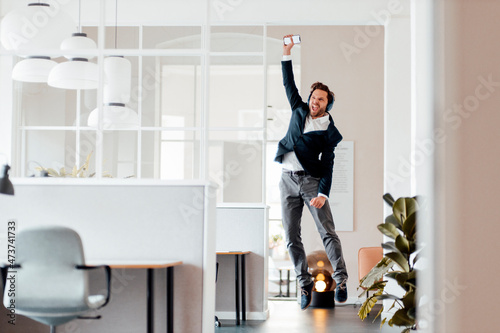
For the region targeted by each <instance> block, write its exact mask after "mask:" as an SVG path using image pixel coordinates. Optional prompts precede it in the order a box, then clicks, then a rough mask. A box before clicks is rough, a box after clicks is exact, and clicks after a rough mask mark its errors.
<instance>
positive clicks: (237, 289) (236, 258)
mask: <svg viewBox="0 0 500 333" xmlns="http://www.w3.org/2000/svg"><path fill="white" fill-rule="evenodd" d="M239 257H240V256H239V255H237V254H236V255H235V256H234V277H235V280H234V281H235V288H234V293H235V301H236V325H240V279H239V275H240V269H239V266H240V265H239Z"/></svg>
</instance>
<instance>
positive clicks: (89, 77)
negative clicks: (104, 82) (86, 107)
mask: <svg viewBox="0 0 500 333" xmlns="http://www.w3.org/2000/svg"><path fill="white" fill-rule="evenodd" d="M79 6H81V0H80V1H79ZM80 14H81V8H79V12H78V16H79V19H78V31H79V32H77V33H74V34H73V35H72V36H71V37H69V38H67V39H65V40H64V41H63V42H62V43H61V50H62V51H74V50H97V44H96V43H95V42H94V41H93V40H92V39H90V38H88V37H87V34H85V33H82V32H81V23H80V22H81V19H80ZM64 57H65V58H66V59H68V60H69V61H67V62H63V63H60V64H58V65H57V66H55V67H54V68H53V69H52V70H51V71H50V74H49V77H48V80H47V83H48V84H49V86H52V87H56V88H61V89H97V87H98V86H99V67H98V66H97V64H95V63H93V62H90V61H89V60H90V59H92V58H94V56H85V55H76V56H75V55H65V56H64Z"/></svg>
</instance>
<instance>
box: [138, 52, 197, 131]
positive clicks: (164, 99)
mask: <svg viewBox="0 0 500 333" xmlns="http://www.w3.org/2000/svg"><path fill="white" fill-rule="evenodd" d="M142 73H143V78H142V95H141V99H140V100H141V102H142V115H143V118H142V125H143V126H155V127H160V126H164V127H196V126H200V119H201V116H200V112H201V111H200V110H201V82H202V80H201V67H200V58H199V57H144V58H143V69H142ZM132 96H134V92H133V93H132ZM164 116H170V117H182V118H183V119H184V120H183V125H182V126H179V125H175V124H173V123H169V122H168V121H167V122H166V121H165V120H164Z"/></svg>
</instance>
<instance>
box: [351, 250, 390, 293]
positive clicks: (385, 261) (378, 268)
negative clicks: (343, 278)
mask: <svg viewBox="0 0 500 333" xmlns="http://www.w3.org/2000/svg"><path fill="white" fill-rule="evenodd" d="M393 265H394V262H393V261H392V260H391V259H389V258H387V257H383V258H382V260H380V261H379V262H378V264H376V265H375V267H373V268H372V269H371V270H370V271H369V272H368V274H366V276H364V277H363V278H362V279H361V280H360V281H359V286H360V287H362V288H370V287H371V286H373V285H374V284H375V283H377V282H379V281H380V279H381V278H382V277H383V276H384V274H385V273H387V272H388V271H389V270H390V269H391V268H392V266H393Z"/></svg>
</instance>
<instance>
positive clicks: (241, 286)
mask: <svg viewBox="0 0 500 333" xmlns="http://www.w3.org/2000/svg"><path fill="white" fill-rule="evenodd" d="M250 252H251V251H217V252H216V253H217V255H233V256H234V277H235V279H234V281H235V290H234V294H235V303H236V325H240V296H241V319H242V320H245V321H246V320H247V315H246V290H245V289H246V281H245V255H246V254H249V253H250ZM240 258H241V263H240ZM240 271H241V283H240Z"/></svg>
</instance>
